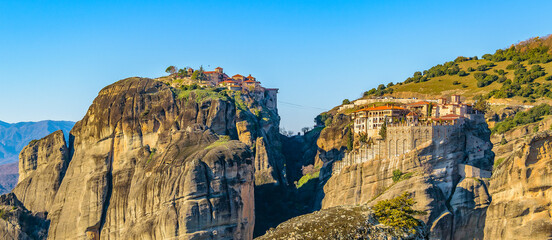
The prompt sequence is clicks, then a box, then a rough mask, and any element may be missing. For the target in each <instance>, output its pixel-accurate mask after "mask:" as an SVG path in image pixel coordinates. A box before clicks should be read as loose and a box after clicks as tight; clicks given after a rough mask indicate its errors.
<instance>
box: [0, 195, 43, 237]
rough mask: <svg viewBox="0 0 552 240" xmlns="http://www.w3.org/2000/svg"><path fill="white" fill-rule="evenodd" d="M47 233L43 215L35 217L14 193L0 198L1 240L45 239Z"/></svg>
mask: <svg viewBox="0 0 552 240" xmlns="http://www.w3.org/2000/svg"><path fill="white" fill-rule="evenodd" d="M47 233H48V222H47V221H46V220H45V219H44V216H43V215H41V214H39V215H33V213H32V212H30V211H28V210H27V209H26V208H25V206H23V204H22V203H21V202H20V201H19V200H17V197H16V196H15V195H14V194H13V193H8V194H4V195H1V196H0V239H14V240H15V239H17V240H31V239H45V238H46V235H47Z"/></svg>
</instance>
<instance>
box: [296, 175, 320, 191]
mask: <svg viewBox="0 0 552 240" xmlns="http://www.w3.org/2000/svg"><path fill="white" fill-rule="evenodd" d="M318 176H320V170H318V171H316V172H314V173H311V174H310V173H308V174H306V175H303V176H302V177H301V178H300V179H299V181H297V184H296V185H295V187H296V188H297V189H299V188H301V187H302V186H303V185H305V183H307V182H309V181H310V180H311V179H317V178H318Z"/></svg>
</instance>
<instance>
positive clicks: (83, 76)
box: [0, 0, 552, 130]
mask: <svg viewBox="0 0 552 240" xmlns="http://www.w3.org/2000/svg"><path fill="white" fill-rule="evenodd" d="M551 7H552V2H550V1H531V2H525V3H524V2H522V1H323V0H319V1H210V0H204V1H15V0H14V1H6V0H0V83H1V85H0V120H2V121H6V122H18V121H38V120H44V119H53V120H72V121H77V120H80V119H81V118H82V117H83V116H84V114H85V113H86V110H87V109H88V106H89V105H90V104H91V103H92V100H93V99H94V98H95V97H96V95H97V93H98V91H99V90H100V89H102V88H103V87H104V86H106V85H108V84H110V83H113V82H115V81H117V80H120V79H123V78H126V77H131V76H142V77H158V76H161V75H163V74H164V70H165V68H166V67H167V66H168V65H176V66H180V67H184V66H191V67H198V66H200V65H203V66H204V67H206V68H207V69H213V68H215V67H217V66H221V67H223V68H224V70H225V72H227V73H228V74H231V75H233V74H236V73H241V74H252V75H253V76H255V77H257V79H258V80H259V81H261V82H262V84H263V85H264V86H266V87H276V88H280V94H279V100H280V103H279V111H280V115H281V117H282V122H281V123H282V126H283V127H284V128H286V129H288V130H299V129H300V128H301V127H303V126H312V124H313V120H312V119H313V118H314V117H315V116H316V115H317V114H318V113H320V112H322V111H323V110H329V109H331V108H332V107H334V106H336V105H338V104H340V103H341V101H342V100H343V99H345V98H349V99H356V98H358V97H360V94H361V93H362V92H363V91H366V90H368V89H370V88H372V87H375V86H377V85H378V84H380V83H388V82H391V81H392V82H398V81H403V80H404V79H405V78H406V77H408V76H410V75H412V73H413V72H414V71H418V70H423V69H427V68H429V67H431V66H433V65H436V64H439V63H443V62H445V61H449V60H452V59H454V58H455V57H457V56H460V55H463V56H476V55H477V56H481V55H483V54H485V53H492V52H494V50H496V49H498V48H504V47H508V46H509V45H511V44H512V43H516V42H518V41H521V40H525V39H527V38H529V37H533V36H543V35H547V34H550V33H552V31H551V28H550V26H552V18H550V17H549V10H550V9H551ZM297 105H300V106H297Z"/></svg>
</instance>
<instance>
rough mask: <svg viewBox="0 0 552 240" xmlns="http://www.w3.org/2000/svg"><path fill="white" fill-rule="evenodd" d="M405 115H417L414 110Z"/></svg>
mask: <svg viewBox="0 0 552 240" xmlns="http://www.w3.org/2000/svg"><path fill="white" fill-rule="evenodd" d="M406 116H418V114H417V113H415V112H409V113H408V114H406Z"/></svg>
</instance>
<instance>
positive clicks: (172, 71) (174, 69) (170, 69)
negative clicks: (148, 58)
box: [165, 66, 178, 75]
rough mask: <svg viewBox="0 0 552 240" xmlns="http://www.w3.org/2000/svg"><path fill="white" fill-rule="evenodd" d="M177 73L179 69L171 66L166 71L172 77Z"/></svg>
mask: <svg viewBox="0 0 552 240" xmlns="http://www.w3.org/2000/svg"><path fill="white" fill-rule="evenodd" d="M177 71H178V68H176V67H175V66H169V67H168V68H167V69H165V72H166V73H168V74H170V75H174V74H175V73H176V72H177Z"/></svg>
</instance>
